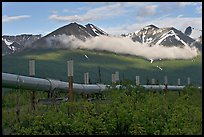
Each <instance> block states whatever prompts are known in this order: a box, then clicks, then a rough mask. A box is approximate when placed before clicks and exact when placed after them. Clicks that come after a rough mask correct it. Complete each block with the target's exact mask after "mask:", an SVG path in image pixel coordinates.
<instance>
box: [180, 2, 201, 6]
mask: <svg viewBox="0 0 204 137" xmlns="http://www.w3.org/2000/svg"><path fill="white" fill-rule="evenodd" d="M197 4H198V3H197V2H177V5H178V6H181V7H185V6H190V5H197Z"/></svg>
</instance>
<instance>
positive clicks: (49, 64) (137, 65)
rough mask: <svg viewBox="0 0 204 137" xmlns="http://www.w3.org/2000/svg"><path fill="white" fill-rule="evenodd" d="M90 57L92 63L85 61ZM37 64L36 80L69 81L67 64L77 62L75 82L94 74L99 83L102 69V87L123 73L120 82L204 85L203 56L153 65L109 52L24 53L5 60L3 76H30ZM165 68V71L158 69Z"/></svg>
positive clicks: (139, 59) (41, 50)
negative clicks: (137, 80)
mask: <svg viewBox="0 0 204 137" xmlns="http://www.w3.org/2000/svg"><path fill="white" fill-rule="evenodd" d="M85 55H87V56H88V58H89V59H87V58H86V57H85ZM30 58H32V59H35V60H36V77H42V78H54V79H59V80H63V81H67V68H66V67H67V63H66V62H67V61H68V60H70V59H73V60H74V82H77V83H83V76H84V73H85V72H89V73H90V80H91V82H92V83H96V82H98V81H99V76H98V68H99V67H100V71H101V80H102V83H105V84H109V83H110V82H111V74H112V73H114V72H115V71H119V73H120V79H121V80H123V79H129V80H133V81H135V76H136V75H139V76H140V79H141V83H142V84H146V81H147V79H152V78H155V79H157V80H159V82H160V83H163V81H164V76H165V75H167V76H168V82H169V83H170V84H177V78H181V84H184V85H185V84H186V83H187V77H190V78H191V82H192V83H193V84H197V85H201V83H202V56H201V55H199V56H197V57H196V58H194V61H192V59H189V60H181V59H178V60H161V61H154V62H153V63H150V61H149V60H146V59H143V58H141V57H136V56H130V55H119V54H115V53H109V52H98V51H88V50H68V49H55V50H54V49H52V50H51V49H49V50H48V49H40V50H32V51H24V52H21V53H15V54H12V55H7V56H3V57H2V72H7V73H14V74H20V75H28V60H29V59H30ZM156 66H159V67H161V68H162V69H163V70H160V69H158V68H157V67H156Z"/></svg>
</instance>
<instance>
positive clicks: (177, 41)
mask: <svg viewBox="0 0 204 137" xmlns="http://www.w3.org/2000/svg"><path fill="white" fill-rule="evenodd" d="M126 37H130V38H132V40H133V41H137V42H140V43H143V44H144V43H145V44H148V45H150V46H151V45H155V44H157V45H162V46H178V47H183V46H188V45H190V44H191V43H192V42H194V41H195V40H194V39H192V38H191V37H189V36H187V35H186V34H184V33H183V32H181V31H179V30H177V29H175V28H173V27H169V28H158V27H156V26H154V25H148V26H146V27H144V28H143V29H141V30H139V31H137V32H134V33H129V34H128V35H126Z"/></svg>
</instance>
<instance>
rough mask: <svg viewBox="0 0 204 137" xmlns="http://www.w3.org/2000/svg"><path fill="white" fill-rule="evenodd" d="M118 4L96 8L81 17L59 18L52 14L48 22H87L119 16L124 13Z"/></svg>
mask: <svg viewBox="0 0 204 137" xmlns="http://www.w3.org/2000/svg"><path fill="white" fill-rule="evenodd" d="M121 6H122V5H121V4H120V3H116V4H111V5H106V6H102V7H97V8H94V9H91V10H88V11H87V12H86V13H85V14H82V15H70V16H60V15H58V14H52V15H50V16H49V19H50V20H56V21H62V22H68V21H69V22H70V21H71V22H89V21H94V20H99V19H104V18H108V17H114V16H120V15H121V14H124V13H125V12H126V11H125V9H124V8H121Z"/></svg>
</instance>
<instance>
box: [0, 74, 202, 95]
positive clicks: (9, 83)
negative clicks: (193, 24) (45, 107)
mask: <svg viewBox="0 0 204 137" xmlns="http://www.w3.org/2000/svg"><path fill="white" fill-rule="evenodd" d="M140 86H143V87H144V88H145V89H146V90H149V89H154V90H164V89H168V90H173V91H177V90H182V89H183V88H184V87H185V86H173V85H167V87H165V85H140ZM2 87H3V88H14V89H27V90H36V91H51V92H54V91H68V90H69V85H68V82H63V81H59V80H54V79H42V78H35V77H28V76H21V75H15V74H9V73H2ZM110 87H111V86H110V85H104V84H77V83H73V90H74V92H76V93H81V92H86V93H99V92H102V91H104V90H106V89H109V88H110ZM115 88H116V89H121V88H125V87H123V86H122V85H116V86H115ZM199 89H201V90H202V87H199Z"/></svg>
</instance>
